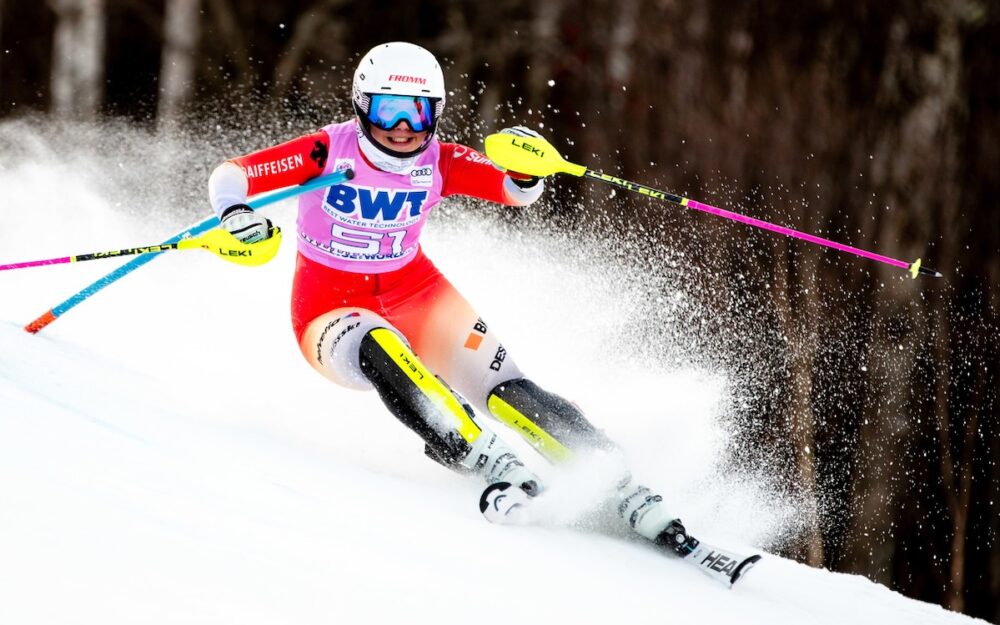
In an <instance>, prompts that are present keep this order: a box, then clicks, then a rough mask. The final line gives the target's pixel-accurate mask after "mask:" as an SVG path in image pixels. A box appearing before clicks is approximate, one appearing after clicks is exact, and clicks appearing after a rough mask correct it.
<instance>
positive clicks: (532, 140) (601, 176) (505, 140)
mask: <svg viewBox="0 0 1000 625" xmlns="http://www.w3.org/2000/svg"><path fill="white" fill-rule="evenodd" d="M486 156H488V157H489V158H490V160H492V161H493V162H494V163H496V164H497V165H499V166H500V167H503V168H505V169H509V170H511V171H516V172H519V173H522V174H527V175H529V176H551V175H552V174H559V173H564V174H570V175H573V176H579V177H586V178H590V179H592V180H599V181H601V182H604V183H607V184H610V185H613V186H616V187H619V188H622V189H625V190H627V191H632V192H634V193H638V194H640V195H645V196H648V197H650V198H652V199H654V200H662V201H664V202H668V203H670V204H676V205H678V206H683V207H685V208H693V209H695V210H699V211H702V212H705V213H709V214H711V215H716V216H718V217H725V218H726V219H732V220H733V221H738V222H740V223H744V224H747V225H750V226H754V227H756V228H761V229H763V230H769V231H771V232H777V233H778V234H783V235H785V236H787V237H792V238H795V239H802V240H803V241H808V242H810V243H815V244H817V245H822V246H823V247H829V248H833V249H835V250H839V251H841V252H847V253H849V254H854V255H855V256H861V257H862V258H867V259H869V260H874V261H878V262H880V263H885V264H887V265H892V266H894V267H900V268H902V269H906V270H908V271H909V272H910V276H912V277H913V278H914V279H915V278H916V277H917V275H918V274H919V275H925V276H934V277H935V278H940V277H942V276H941V274H940V273H939V272H937V271H934V270H933V269H931V268H929V267H923V266H921V260H920V259H919V258H918V259H917V260H915V261H913V262H912V263H908V262H906V261H902V260H897V259H895V258H890V257H888V256H883V255H881V254H876V253H874V252H869V251H866V250H862V249H860V248H857V247H853V246H850V245H845V244H843V243H838V242H836V241H831V240H830V239H824V238H823V237H818V236H816V235H814V234H809V233H806V232H801V231H799V230H793V229H792V228H788V227H785V226H779V225H777V224H773V223H770V222H768V221H764V220H762V219H756V218H754V217H748V216H746V215H741V214H739V213H734V212H732V211H727V210H724V209H721V208H717V207H715V206H710V205H708V204H703V203H701V202H696V201H695V200H690V199H688V198H686V197H681V196H679V195H674V194H673V193H667V192H666V191H660V190H659V189H654V188H652V187H647V186H646V185H642V184H638V183H636V182H630V181H628V180H622V179H621V178H617V177H615V176H610V175H608V174H605V173H601V172H598V171H594V170H592V169H588V168H587V167H586V166H584V165H577V164H575V163H570V162H568V161H566V160H565V159H563V157H562V156H560V154H559V152H558V151H557V150H556V149H555V148H554V147H552V144H550V143H549V142H548V141H546V140H545V139H542V138H536V137H522V136H514V135H510V134H506V133H495V134H492V135H490V136H488V137H486Z"/></svg>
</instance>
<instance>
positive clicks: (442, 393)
mask: <svg viewBox="0 0 1000 625" xmlns="http://www.w3.org/2000/svg"><path fill="white" fill-rule="evenodd" d="M360 360H361V371H362V373H363V374H364V376H365V377H366V378H368V380H369V381H371V383H372V384H373V385H374V386H375V389H376V390H377V391H378V394H379V396H380V397H381V398H382V401H383V402H384V403H385V405H386V407H387V408H388V409H389V410H390V411H391V412H392V414H393V415H395V417H396V418H397V419H399V420H400V421H402V422H403V424H404V425H406V426H407V427H409V428H410V429H411V430H413V431H414V432H416V433H417V434H418V435H419V436H420V438H422V439H423V440H424V442H425V443H426V444H427V455H428V456H430V457H432V458H434V459H435V460H437V461H438V462H440V463H441V464H443V465H445V466H451V467H455V466H456V465H459V464H460V463H462V461H463V460H465V459H466V458H467V457H468V456H469V454H470V452H471V451H472V448H473V445H474V444H475V443H476V441H477V440H478V439H479V437H480V435H481V434H482V428H480V427H479V425H478V424H477V423H476V422H475V420H474V419H473V418H472V413H471V409H470V408H468V406H466V405H464V404H463V403H462V402H461V401H459V399H458V397H457V396H456V395H455V394H454V393H453V392H452V390H451V389H450V388H448V386H447V385H445V384H444V382H442V381H441V380H439V379H438V378H437V377H436V376H435V375H434V374H433V373H431V372H430V371H429V370H428V369H427V368H426V367H425V366H424V365H423V363H421V362H420V360H419V359H418V358H417V357H416V356H415V355H414V354H413V352H412V351H410V348H409V347H408V346H407V345H406V343H404V342H403V340H402V339H401V338H400V337H399V336H398V335H397V334H396V333H395V332H393V331H392V330H388V329H386V328H376V329H374V330H372V331H370V332H368V334H366V335H365V337H364V338H363V339H362V340H361V350H360Z"/></svg>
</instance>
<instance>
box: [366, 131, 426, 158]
mask: <svg viewBox="0 0 1000 625" xmlns="http://www.w3.org/2000/svg"><path fill="white" fill-rule="evenodd" d="M372 134H374V135H375V140H376V141H378V142H379V143H381V144H382V145H384V146H385V147H387V148H389V149H390V150H395V151H396V152H404V153H406V152H416V151H417V150H418V149H419V148H420V144H421V143H422V142H423V139H424V136H425V134H426V133H422V132H420V133H407V134H399V135H396V134H389V133H379V132H373V133H372Z"/></svg>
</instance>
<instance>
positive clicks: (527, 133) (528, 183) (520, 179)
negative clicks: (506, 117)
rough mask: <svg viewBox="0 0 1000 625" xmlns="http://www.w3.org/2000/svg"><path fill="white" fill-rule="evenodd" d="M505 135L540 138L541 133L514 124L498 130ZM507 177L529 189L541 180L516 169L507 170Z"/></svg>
mask: <svg viewBox="0 0 1000 625" xmlns="http://www.w3.org/2000/svg"><path fill="white" fill-rule="evenodd" d="M500 132H501V133H502V134H505V135H514V136H515V137H534V138H535V139H542V138H543V137H542V135H540V134H538V133H537V132H535V131H534V130H532V129H531V128H527V127H525V126H514V127H513V128H504V129H503V130H501V131H500ZM507 177H508V178H510V181H511V182H513V183H514V184H515V185H517V186H518V187H520V188H522V189H530V188H532V187H534V186H535V185H536V184H538V181H539V180H541V178H539V177H538V176H529V175H527V174H522V173H519V172H516V171H511V170H509V169H508V170H507Z"/></svg>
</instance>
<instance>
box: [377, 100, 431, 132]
mask: <svg viewBox="0 0 1000 625" xmlns="http://www.w3.org/2000/svg"><path fill="white" fill-rule="evenodd" d="M368 121H369V122H371V123H372V125H373V126H375V127H377V128H381V129H382V130H392V129H393V128H395V127H396V126H398V125H399V124H400V122H402V121H406V123H407V124H409V126H410V128H411V129H412V130H413V131H414V132H423V131H425V130H429V129H430V128H431V126H433V125H434V105H433V103H432V102H431V99H430V98H426V97H414V96H409V95H388V94H377V95H373V96H372V104H371V107H370V108H369V110H368Z"/></svg>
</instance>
